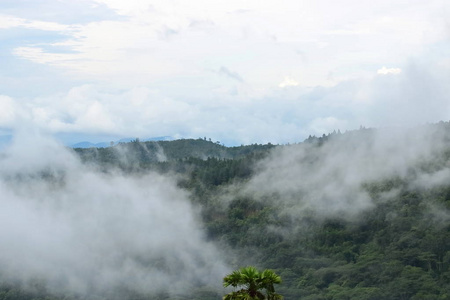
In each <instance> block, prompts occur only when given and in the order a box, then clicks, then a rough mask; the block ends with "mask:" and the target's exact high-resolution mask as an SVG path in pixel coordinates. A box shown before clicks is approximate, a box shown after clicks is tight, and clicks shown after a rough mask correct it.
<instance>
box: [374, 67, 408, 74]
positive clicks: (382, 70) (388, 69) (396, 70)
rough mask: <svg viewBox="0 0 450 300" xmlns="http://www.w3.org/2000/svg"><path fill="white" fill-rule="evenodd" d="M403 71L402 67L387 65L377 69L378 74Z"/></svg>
mask: <svg viewBox="0 0 450 300" xmlns="http://www.w3.org/2000/svg"><path fill="white" fill-rule="evenodd" d="M401 72H402V69H400V68H386V67H382V68H381V69H378V70H377V74H380V75H388V74H394V75H396V74H400V73H401Z"/></svg>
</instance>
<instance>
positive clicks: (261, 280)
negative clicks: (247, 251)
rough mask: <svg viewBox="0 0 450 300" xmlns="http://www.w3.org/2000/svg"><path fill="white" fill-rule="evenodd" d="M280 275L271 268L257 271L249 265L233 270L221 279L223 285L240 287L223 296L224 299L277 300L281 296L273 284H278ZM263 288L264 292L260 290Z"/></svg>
mask: <svg viewBox="0 0 450 300" xmlns="http://www.w3.org/2000/svg"><path fill="white" fill-rule="evenodd" d="M280 283H281V277H280V276H278V275H277V274H275V272H273V271H272V270H268V269H266V270H264V271H262V272H260V271H258V270H257V269H256V268H255V267H252V266H249V267H244V268H241V269H239V270H237V271H233V272H232V273H231V274H229V275H227V276H225V277H224V279H223V286H224V287H228V286H232V287H234V288H236V287H242V289H240V290H237V291H233V292H231V293H229V294H227V295H225V296H224V297H223V299H224V300H244V299H245V300H264V299H267V300H277V299H280V300H281V299H283V297H282V296H281V295H279V294H277V293H276V292H275V287H274V284H280ZM261 290H265V294H264V293H262V292H261Z"/></svg>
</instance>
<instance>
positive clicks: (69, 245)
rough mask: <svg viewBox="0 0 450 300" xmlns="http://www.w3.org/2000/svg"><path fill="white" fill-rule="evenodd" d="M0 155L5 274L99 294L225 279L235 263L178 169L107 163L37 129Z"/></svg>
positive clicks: (0, 256) (0, 255)
mask: <svg viewBox="0 0 450 300" xmlns="http://www.w3.org/2000/svg"><path fill="white" fill-rule="evenodd" d="M0 165H1V172H0V193H1V195H2V197H1V200H0V202H1V207H2V210H1V211H0V216H1V218H0V225H1V226H0V227H1V229H0V238H1V239H2V240H3V243H2V244H1V245H0V265H1V273H2V274H1V275H2V278H4V279H11V280H21V281H23V282H24V283H26V282H28V281H29V280H30V279H32V278H39V279H42V280H43V282H46V284H47V285H48V286H47V288H48V289H49V290H51V291H56V292H67V291H71V292H75V293H89V294H91V295H93V294H103V295H104V294H106V295H108V293H112V292H113V291H120V289H131V290H134V291H137V292H143V293H154V292H159V291H163V290H166V291H168V292H170V293H178V292H181V291H185V290H187V289H188V290H192V289H193V288H194V287H196V286H201V285H202V284H211V285H212V286H219V285H220V282H221V278H222V276H223V274H226V272H227V271H228V269H227V267H226V265H225V264H224V263H223V259H222V255H223V254H221V253H220V252H219V250H218V249H216V248H215V246H214V245H212V244H211V243H208V242H206V241H205V240H204V238H203V233H202V231H201V227H200V225H199V224H198V222H197V215H196V210H195V208H194V207H192V206H191V204H190V202H189V199H188V194H187V193H186V192H185V191H182V190H180V189H179V188H177V185H176V181H175V180H174V179H173V178H167V177H163V176H160V175H158V174H146V175H144V176H140V177H133V176H125V175H121V174H113V173H111V174H105V173H98V172H96V171H94V170H90V169H89V168H87V167H86V166H83V165H81V163H80V162H79V161H78V159H77V158H76V157H75V156H74V155H73V154H72V153H71V152H69V151H68V150H66V149H65V148H64V147H62V146H61V145H59V144H58V143H56V142H54V141H52V140H49V139H47V138H46V137H45V136H42V135H39V134H35V133H32V134H29V133H27V134H25V135H24V136H20V137H16V138H15V142H14V144H12V145H11V146H10V148H8V149H7V150H5V151H3V152H2V154H1V158H0Z"/></svg>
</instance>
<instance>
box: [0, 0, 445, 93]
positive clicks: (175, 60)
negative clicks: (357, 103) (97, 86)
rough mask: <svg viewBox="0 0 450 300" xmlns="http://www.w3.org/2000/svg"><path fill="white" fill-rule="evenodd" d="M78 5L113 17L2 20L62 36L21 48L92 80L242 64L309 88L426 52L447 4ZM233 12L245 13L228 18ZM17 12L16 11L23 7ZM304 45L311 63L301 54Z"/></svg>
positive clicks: (440, 35) (262, 75)
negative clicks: (72, 20)
mask: <svg viewBox="0 0 450 300" xmlns="http://www.w3.org/2000/svg"><path fill="white" fill-rule="evenodd" d="M67 3H69V2H67ZM80 3H81V4H79V5H84V6H85V7H86V9H88V10H89V9H90V8H91V6H92V5H100V6H101V7H103V8H104V10H108V11H109V12H114V13H115V16H114V18H111V16H110V15H109V13H108V14H106V15H103V14H102V13H100V12H99V13H98V17H97V19H92V20H91V21H90V22H86V21H85V20H84V19H83V18H82V16H83V14H82V13H81V12H82V10H81V9H79V8H78V6H77V9H75V10H74V14H75V15H79V16H80V18H81V19H83V22H80V23H73V25H70V26H68V25H65V24H64V22H62V21H61V22H60V23H57V22H55V21H53V22H49V21H44V20H43V21H39V20H33V19H31V18H30V19H26V18H20V17H17V16H15V15H11V16H7V18H9V19H10V20H9V21H5V22H3V23H5V24H6V23H10V24H15V25H14V26H31V27H33V28H37V27H39V28H47V29H48V30H54V31H55V33H62V34H63V36H59V38H58V42H51V43H46V42H43V43H38V45H36V44H34V43H29V42H26V41H25V42H24V41H22V42H18V45H17V46H16V47H15V48H17V50H16V51H15V52H14V53H15V54H16V55H17V56H18V57H20V58H23V59H27V60H32V61H33V62H38V63H41V64H48V65H52V66H55V67H59V68H62V69H64V70H66V71H70V72H73V73H75V74H76V75H77V76H79V77H81V78H84V79H85V80H91V79H93V78H95V80H99V81H105V82H111V81H113V82H114V83H113V84H121V85H128V87H130V86H134V85H135V84H136V82H138V84H149V83H151V82H154V81H155V80H158V81H159V80H164V79H167V78H186V77H192V76H198V75H199V74H200V75H201V76H198V77H197V78H199V80H201V78H203V77H207V76H208V70H211V69H213V70H217V69H220V68H221V66H226V68H228V69H229V70H236V69H239V74H240V77H241V78H242V77H243V78H245V81H246V83H247V84H249V85H251V86H252V87H253V88H255V89H260V88H262V89H264V88H270V87H273V85H274V83H276V82H278V81H279V78H280V77H282V76H284V74H292V77H294V78H296V81H297V82H299V83H301V84H302V85H304V86H317V85H327V86H330V85H335V84H337V83H339V82H342V81H345V80H349V79H351V78H355V77H361V76H364V75H365V74H366V72H367V70H366V68H367V67H366V66H367V65H380V64H381V63H389V64H396V65H400V64H402V63H404V60H405V57H406V58H409V57H414V56H416V55H420V51H421V50H422V49H423V48H424V47H428V46H430V45H433V44H437V43H439V42H445V39H446V32H445V18H439V17H435V16H439V13H440V12H441V11H442V10H443V9H445V8H446V7H448V4H447V3H446V2H444V1H440V0H434V1H431V2H430V3H427V4H426V5H425V4H422V3H419V2H415V3H414V4H408V5H407V6H404V5H402V4H398V5H394V6H392V5H391V4H390V2H387V1H377V2H376V3H370V4H369V3H367V2H364V3H361V4H358V5H357V9H352V10H349V9H348V8H347V6H346V5H337V4H335V3H333V2H330V1H325V2H318V3H314V4H311V5H306V6H305V5H302V4H301V2H298V1H290V0H289V1H287V2H286V3H284V5H283V6H277V5H273V4H272V3H270V2H268V3H261V2H260V1H247V2H245V3H243V2H242V1H218V2H215V3H214V4H211V3H209V2H207V1H206V2H205V1H201V0H198V1H194V2H182V1H173V2H168V1H153V2H151V3H150V2H149V1H141V0H130V1H127V2H126V3H125V2H124V3H121V2H120V1H115V0H98V1H82V2H80ZM325 3H326V5H325ZM347 4H348V7H353V8H355V5H356V4H355V3H354V2H352V1H349V2H348V3H347ZM66 5H69V4H66ZM198 7H202V9H198ZM103 8H102V9H103ZM38 10H39V9H38ZM233 11H248V13H245V14H242V13H241V14H238V13H233V14H230V12H233ZM14 12H15V13H16V14H17V15H19V13H18V12H17V9H16V10H14V11H11V13H14ZM94 15H96V14H94ZM299 16H300V17H299ZM11 18H12V19H11ZM43 19H46V18H43ZM47 19H48V18H47ZM268 19H270V20H271V22H267V20H268ZM39 22H41V23H39ZM26 24H29V25H26ZM30 24H31V25H30ZM192 24H203V25H202V26H192ZM7 27H8V28H9V27H10V25H7ZM343 33H344V34H343ZM348 33H351V34H348ZM274 37H276V39H274ZM421 37H425V38H421ZM42 44H45V45H42ZM58 47H64V50H65V51H61V50H60V48H58ZM31 48H33V49H34V50H32V49H31ZM297 49H302V51H303V52H304V53H305V57H307V60H299V59H298V55H296V50H297ZM25 50H26V51H25ZM330 73H333V74H334V76H333V77H330V76H328V75H329V74H330ZM198 84H200V82H198Z"/></svg>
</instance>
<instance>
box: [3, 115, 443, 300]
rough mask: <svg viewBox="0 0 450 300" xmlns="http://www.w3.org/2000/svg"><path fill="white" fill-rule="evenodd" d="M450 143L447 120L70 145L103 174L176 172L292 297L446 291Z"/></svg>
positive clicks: (216, 235)
mask: <svg viewBox="0 0 450 300" xmlns="http://www.w3.org/2000/svg"><path fill="white" fill-rule="evenodd" d="M449 141H450V124H449V123H444V122H441V123H439V124H436V125H427V126H422V127H420V128H415V129H411V130H409V131H408V132H407V133H403V134H402V135H401V136H398V135H395V134H393V133H391V132H387V133H386V132H382V131H380V130H372V129H364V128H362V129H360V130H358V131H352V132H347V133H343V134H341V133H333V134H329V135H324V136H322V137H320V138H316V137H310V138H308V139H307V140H306V141H305V142H303V143H299V144H294V145H278V146H274V145H270V144H269V145H256V144H255V145H249V146H241V147H225V146H222V145H220V144H217V143H213V142H209V141H206V140H203V139H198V140H176V141H164V142H139V141H134V142H131V143H126V144H119V145H116V146H114V147H110V148H104V149H101V148H99V149H75V150H74V151H75V152H76V153H77V154H78V155H79V156H80V157H81V159H82V160H83V162H84V163H86V164H88V165H94V166H97V167H99V168H100V169H102V170H103V171H104V172H108V171H109V170H121V171H122V172H124V173H125V174H127V173H133V174H143V173H146V172H149V171H156V172H160V173H164V174H170V176H177V178H178V179H177V180H178V185H179V186H180V187H182V188H183V189H186V190H187V191H189V192H190V195H191V196H190V200H191V201H192V203H193V204H194V205H195V206H196V207H198V208H199V213H200V216H201V221H202V224H203V225H202V226H203V228H204V231H205V234H206V236H205V238H206V239H208V240H209V241H211V242H214V243H215V244H216V245H219V247H220V248H221V249H222V250H223V251H224V252H225V253H227V257H226V260H227V262H228V263H229V265H230V266H232V267H233V268H239V267H242V266H246V265H250V264H252V265H255V266H257V267H259V268H270V269H272V270H274V271H276V272H277V274H279V275H280V276H281V278H282V280H283V282H282V284H281V285H280V286H279V287H277V292H279V293H280V294H282V295H283V296H284V297H285V299H286V300H291V299H292V300H293V299H337V300H341V299H342V300H344V299H374V300H375V299H450V231H449V230H450V142H449ZM224 275H225V274H224ZM130 293H131V292H128V293H125V294H123V295H122V296H123V297H125V298H127V299H220V298H221V295H223V294H220V291H216V290H213V289H208V287H199V288H198V289H195V290H192V291H186V294H185V295H178V296H176V297H174V296H173V295H170V294H164V293H163V294H160V295H135V294H132V293H131V294H130ZM124 295H126V296H124ZM130 295H131V296H130ZM45 297H46V295H45V293H43V294H42V293H37V292H36V291H34V292H33V293H31V292H21V290H20V289H17V287H16V288H14V287H11V286H10V285H9V286H8V285H4V286H3V288H2V290H1V292H0V300H3V299H5V300H6V299H9V300H14V299H53V298H45ZM55 297H56V298H57V299H63V298H64V297H65V296H64V297H59V296H55ZM125 298H124V299H125ZM64 299H67V298H64Z"/></svg>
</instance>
